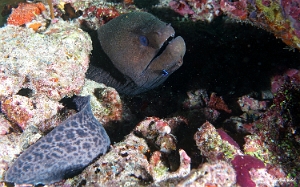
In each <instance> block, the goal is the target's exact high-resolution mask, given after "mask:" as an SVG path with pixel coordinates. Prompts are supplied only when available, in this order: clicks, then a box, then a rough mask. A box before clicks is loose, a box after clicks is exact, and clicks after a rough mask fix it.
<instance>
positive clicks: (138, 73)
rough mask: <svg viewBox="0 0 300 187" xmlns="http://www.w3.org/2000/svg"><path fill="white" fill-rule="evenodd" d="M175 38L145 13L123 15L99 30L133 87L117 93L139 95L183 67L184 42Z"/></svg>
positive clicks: (102, 41)
mask: <svg viewBox="0 0 300 187" xmlns="http://www.w3.org/2000/svg"><path fill="white" fill-rule="evenodd" d="M174 36H175V31H174V29H173V27H172V26H171V25H170V24H167V23H165V22H162V21H160V20H159V19H158V18H156V17H155V16H153V15H152V14H149V13H146V12H133V13H128V14H123V15H121V16H119V17H117V18H115V19H113V20H111V21H109V22H108V23H107V24H105V25H103V26H102V27H100V28H99V29H98V39H99V41H100V44H101V47H102V49H103V51H104V52H105V53H106V55H107V56H108V58H109V59H110V60H111V62H112V64H113V65H114V67H115V68H116V69H118V71H120V72H121V73H122V74H123V75H124V76H125V77H127V79H129V80H128V81H127V82H126V84H127V85H131V86H127V87H126V86H125V87H122V86H121V87H120V88H119V89H118V87H117V88H116V89H117V90H118V91H119V92H121V93H122V92H123V93H126V94H136V93H140V92H143V91H147V90H149V89H152V88H155V87H157V86H158V85H160V84H161V83H163V82H164V81H165V80H166V79H167V77H168V76H169V75H170V74H172V73H173V72H174V71H175V70H177V69H178V68H179V67H180V66H181V65H182V63H183V56H184V54H185V50H186V47H185V42H184V40H183V39H182V37H180V36H178V37H176V38H175V37H174ZM130 81H131V83H128V82H130ZM98 82H99V81H98ZM104 82H105V81H104ZM112 82H113V81H112ZM132 85H134V86H132ZM108 86H110V85H109V84H108ZM112 86H113V85H112ZM129 87H131V88H130V89H129Z"/></svg>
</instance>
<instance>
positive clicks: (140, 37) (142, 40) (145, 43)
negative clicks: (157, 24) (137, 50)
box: [139, 35, 149, 46]
mask: <svg viewBox="0 0 300 187" xmlns="http://www.w3.org/2000/svg"><path fill="white" fill-rule="evenodd" d="M139 40H140V43H141V44H142V45H143V46H148V45H149V41H148V38H147V37H146V36H143V35H141V36H139Z"/></svg>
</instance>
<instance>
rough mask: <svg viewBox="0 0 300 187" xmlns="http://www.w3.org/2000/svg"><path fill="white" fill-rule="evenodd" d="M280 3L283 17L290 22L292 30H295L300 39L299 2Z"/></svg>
mask: <svg viewBox="0 0 300 187" xmlns="http://www.w3.org/2000/svg"><path fill="white" fill-rule="evenodd" d="M280 3H281V7H282V9H283V15H284V16H285V17H287V18H288V19H289V20H290V22H291V24H292V26H293V28H295V33H296V35H297V36H298V37H300V21H299V17H300V1H299V0H294V1H291V0H281V1H280Z"/></svg>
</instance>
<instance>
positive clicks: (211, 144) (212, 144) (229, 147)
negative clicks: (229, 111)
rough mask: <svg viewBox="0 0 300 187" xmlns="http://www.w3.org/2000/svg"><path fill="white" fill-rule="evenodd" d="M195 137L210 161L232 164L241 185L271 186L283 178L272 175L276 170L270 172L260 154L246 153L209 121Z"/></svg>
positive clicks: (243, 186) (249, 186) (245, 186)
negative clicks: (259, 157)
mask: <svg viewBox="0 0 300 187" xmlns="http://www.w3.org/2000/svg"><path fill="white" fill-rule="evenodd" d="M218 132H221V133H220V134H222V135H220V134H219V133H218ZM194 139H195V141H196V144H197V146H198V149H199V150H200V151H201V154H202V155H204V156H205V157H207V159H208V160H209V161H219V160H223V161H226V162H227V163H231V164H232V166H233V168H234V170H235V173H236V179H237V184H238V185H240V186H241V187H251V186H256V185H259V186H270V187H271V186H275V185H277V184H278V181H279V180H282V178H276V177H277V176H276V175H275V176H274V175H272V174H274V172H270V173H269V172H268V170H267V167H266V165H265V163H264V162H263V161H261V160H260V159H258V158H257V157H256V156H260V155H259V154H258V155H257V154H253V156H251V155H245V154H244V153H243V152H242V151H241V150H240V148H239V147H238V146H237V145H236V143H235V141H233V140H232V138H230V136H229V135H228V134H226V133H225V132H224V131H220V130H216V129H215V128H214V126H213V125H212V124H210V123H209V122H206V123H204V124H203V125H202V126H201V127H200V128H199V131H198V132H197V133H196V134H195V135H194ZM262 154H263V153H262Z"/></svg>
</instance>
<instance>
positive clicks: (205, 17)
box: [169, 0, 221, 22]
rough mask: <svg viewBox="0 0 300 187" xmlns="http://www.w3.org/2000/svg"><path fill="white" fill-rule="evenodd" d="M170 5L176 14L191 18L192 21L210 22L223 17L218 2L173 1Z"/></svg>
mask: <svg viewBox="0 0 300 187" xmlns="http://www.w3.org/2000/svg"><path fill="white" fill-rule="evenodd" d="M169 5H170V7H171V9H173V10H174V11H175V12H177V13H179V14H181V15H183V16H187V17H188V16H189V17H190V18H191V19H192V20H201V21H208V22H210V21H212V20H213V18H215V17H216V16H219V15H221V11H220V4H219V3H218V1H216V0H206V1H200V0H188V1H186V0H172V1H170V3H169Z"/></svg>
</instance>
